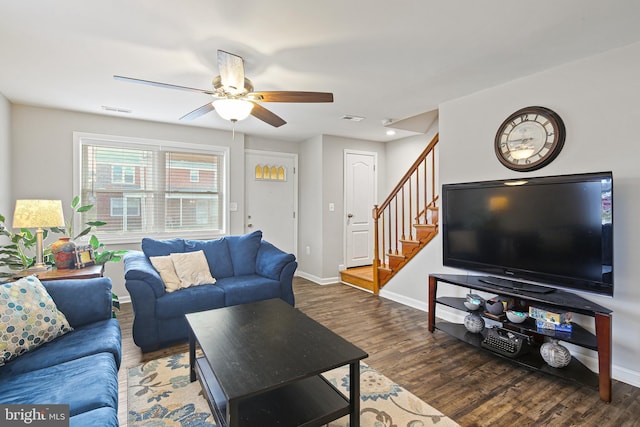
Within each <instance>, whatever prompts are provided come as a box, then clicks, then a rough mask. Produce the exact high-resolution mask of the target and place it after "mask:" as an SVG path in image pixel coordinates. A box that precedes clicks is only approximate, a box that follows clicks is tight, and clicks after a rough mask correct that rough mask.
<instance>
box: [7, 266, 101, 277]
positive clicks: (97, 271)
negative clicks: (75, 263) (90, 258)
mask: <svg viewBox="0 0 640 427" xmlns="http://www.w3.org/2000/svg"><path fill="white" fill-rule="evenodd" d="M29 274H32V273H28V272H26V271H21V272H20V273H17V274H16V275H15V276H13V279H19V278H21V277H24V276H27V275H29ZM33 274H35V275H36V276H37V277H38V279H40V280H68V279H92V278H94V277H102V276H104V264H102V265H90V266H88V267H84V268H67V269H61V270H59V269H57V268H55V267H54V268H52V269H51V270H47V271H38V272H36V273H33Z"/></svg>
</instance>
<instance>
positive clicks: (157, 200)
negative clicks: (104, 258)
mask: <svg viewBox="0 0 640 427" xmlns="http://www.w3.org/2000/svg"><path fill="white" fill-rule="evenodd" d="M190 147H193V145H191V146H190ZM79 150H80V153H81V159H80V164H81V166H80V177H79V182H80V193H81V194H80V197H81V201H82V204H83V205H86V204H93V205H94V208H93V209H91V210H90V211H88V212H85V213H81V214H80V215H81V218H79V220H80V221H81V222H82V223H86V222H87V221H104V222H106V223H107V225H105V226H103V227H100V229H99V231H100V233H101V234H103V233H105V234H106V235H108V236H109V237H118V236H125V235H127V236H129V235H140V236H143V237H144V236H148V237H151V236H156V237H162V236H163V235H180V236H185V235H189V232H197V231H200V232H202V231H204V230H206V231H207V233H206V234H207V235H211V234H216V233H220V232H222V231H223V229H224V215H223V213H224V212H223V207H224V206H225V203H224V191H223V190H224V176H225V174H224V166H225V155H226V151H225V150H224V149H218V150H216V149H212V148H211V147H207V146H203V148H202V150H194V149H193V148H190V149H184V148H182V149H181V147H180V146H179V145H178V144H176V146H167V144H166V143H165V142H162V145H160V143H158V144H152V143H149V144H142V143H140V142H139V141H136V143H130V142H127V141H122V140H120V141H119V140H117V138H115V137H113V138H109V139H97V138H89V137H87V138H80V139H79ZM196 176H197V178H198V179H197V180H196V179H194V177H196ZM167 237H168V236H167Z"/></svg>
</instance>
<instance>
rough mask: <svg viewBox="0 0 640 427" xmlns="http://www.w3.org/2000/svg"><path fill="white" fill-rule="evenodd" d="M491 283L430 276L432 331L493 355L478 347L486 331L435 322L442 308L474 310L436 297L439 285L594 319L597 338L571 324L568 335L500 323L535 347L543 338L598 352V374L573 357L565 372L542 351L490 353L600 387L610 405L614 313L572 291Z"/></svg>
mask: <svg viewBox="0 0 640 427" xmlns="http://www.w3.org/2000/svg"><path fill="white" fill-rule="evenodd" d="M487 279H489V277H488V276H469V275H453V274H431V275H429V323H428V327H429V331H430V332H434V330H435V329H436V328H437V329H439V330H441V331H444V332H446V333H448V334H449V335H452V336H454V337H456V338H458V339H460V340H462V341H464V342H466V343H468V344H470V345H472V346H475V347H477V348H478V349H481V350H483V351H488V352H491V350H486V349H485V348H483V347H481V345H480V343H481V342H482V340H483V339H484V337H485V336H486V328H485V329H484V330H483V331H482V332H481V333H477V334H474V333H471V332H469V331H467V330H466V328H465V327H464V325H463V324H458V323H450V322H444V321H442V322H440V321H439V322H436V307H437V306H438V305H443V306H447V307H451V308H454V309H457V310H461V311H470V310H468V309H467V308H466V307H465V306H464V301H465V299H466V298H460V297H447V296H438V282H444V283H447V284H449V285H453V286H459V287H463V288H468V289H473V290H478V291H483V292H488V293H492V294H494V295H500V296H503V297H511V298H513V299H514V300H515V301H516V305H517V307H518V308H519V309H522V310H523V311H524V310H525V309H527V308H528V306H529V305H532V306H535V307H540V308H547V309H556V310H565V311H571V312H573V313H579V314H583V315H586V316H590V317H593V318H594V320H595V330H596V333H595V335H594V334H592V333H591V332H589V331H588V330H586V329H584V328H583V327H581V326H580V325H578V324H576V323H574V324H573V331H572V332H571V333H570V334H568V333H566V332H565V333H559V332H555V331H553V330H539V329H537V328H536V324H535V321H534V320H533V319H527V320H525V321H524V322H523V323H511V322H509V321H507V320H506V319H505V320H504V321H503V322H502V323H503V327H505V328H508V329H512V330H514V331H517V332H521V333H524V334H527V335H530V336H532V337H533V339H534V340H535V341H536V342H537V343H541V342H542V341H543V340H544V338H545V337H551V338H556V339H558V340H561V341H565V342H568V343H571V344H574V345H577V346H580V347H584V348H588V349H590V350H593V351H596V352H597V353H598V371H599V372H598V373H595V372H593V371H591V370H590V369H589V368H587V367H586V366H584V365H583V364H582V363H581V362H580V361H578V360H577V359H576V358H575V357H572V358H571V362H570V363H569V365H568V366H566V367H564V368H552V367H551V366H549V365H547V364H546V363H545V362H544V360H543V359H542V356H540V353H539V351H536V350H537V347H536V348H535V349H534V350H533V351H532V352H530V353H528V354H525V355H522V356H519V357H515V358H511V357H506V356H502V355H500V354H499V353H495V352H491V353H493V354H495V355H497V356H499V357H503V358H504V359H507V360H510V361H512V362H514V363H517V364H519V365H521V366H525V367H527V368H530V369H534V370H537V371H541V372H545V373H548V374H551V375H555V376H558V377H561V378H564V379H569V380H572V381H576V382H578V383H580V384H583V385H588V386H591V387H594V388H597V389H599V391H600V399H601V400H602V401H604V402H611V321H612V315H611V313H612V311H611V310H609V309H607V308H605V307H603V306H600V305H598V304H595V303H593V302H591V301H589V300H587V299H585V298H582V297H580V296H578V295H575V294H573V293H571V292H566V291H563V290H554V291H553V292H551V293H534V292H526V291H522V290H513V289H511V288H508V287H504V286H500V285H496V284H490V283H486V282H485V281H486V280H487Z"/></svg>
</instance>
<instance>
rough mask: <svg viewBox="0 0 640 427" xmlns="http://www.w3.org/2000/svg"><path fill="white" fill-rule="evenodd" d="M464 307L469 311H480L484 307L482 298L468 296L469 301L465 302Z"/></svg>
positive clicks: (473, 295)
mask: <svg viewBox="0 0 640 427" xmlns="http://www.w3.org/2000/svg"><path fill="white" fill-rule="evenodd" d="M464 306H465V307H467V308H468V309H469V310H478V309H479V308H480V307H482V298H481V297H480V296H479V295H475V294H467V300H466V301H465V302H464Z"/></svg>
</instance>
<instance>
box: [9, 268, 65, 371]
mask: <svg viewBox="0 0 640 427" xmlns="http://www.w3.org/2000/svg"><path fill="white" fill-rule="evenodd" d="M0 319H1V320H2V323H1V325H2V326H1V332H2V334H1V335H0V365H2V364H4V363H6V362H8V361H10V360H12V359H15V358H16V357H18V356H20V355H21V354H24V353H26V352H28V351H32V350H34V349H36V348H37V347H39V346H41V345H42V344H45V343H47V342H49V341H51V340H53V339H55V338H56V337H58V336H60V335H63V334H66V333H67V332H69V331H71V330H72V328H71V326H69V322H67V318H66V317H65V316H64V314H63V313H62V312H61V311H59V310H58V308H57V307H56V304H55V303H54V302H53V299H52V298H51V296H50V295H49V294H48V293H47V290H46V289H45V287H44V286H43V285H42V283H40V280H38V278H37V277H35V276H28V277H24V278H22V279H20V280H18V281H16V282H13V283H5V284H3V285H0Z"/></svg>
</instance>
